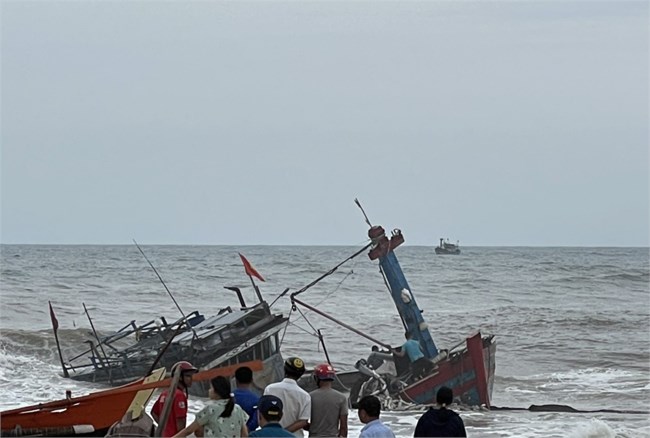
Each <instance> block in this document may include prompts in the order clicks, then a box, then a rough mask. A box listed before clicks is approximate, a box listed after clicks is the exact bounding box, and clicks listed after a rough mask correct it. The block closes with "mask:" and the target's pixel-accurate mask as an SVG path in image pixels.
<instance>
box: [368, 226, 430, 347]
mask: <svg viewBox="0 0 650 438" xmlns="http://www.w3.org/2000/svg"><path fill="white" fill-rule="evenodd" d="M391 234H392V235H391V238H390V239H388V237H386V232H385V231H384V229H383V228H382V227H381V226H379V225H375V226H372V227H371V228H370V230H368V237H370V239H371V241H372V249H371V250H370V252H369V253H368V257H370V260H376V259H379V266H380V268H381V272H382V274H383V275H384V278H385V279H386V281H387V282H388V286H389V289H390V294H391V296H392V298H393V301H394V302H395V307H397V311H398V312H399V315H400V317H401V318H402V323H403V324H404V328H405V329H406V330H407V331H408V332H409V333H411V334H412V336H413V339H415V340H417V341H418V342H419V343H420V346H421V347H422V351H423V352H424V355H425V356H426V357H428V358H429V359H433V358H434V357H436V356H437V355H438V349H437V348H436V344H435V342H433V338H432V337H431V333H430V332H429V327H428V326H427V323H426V322H425V321H424V318H423V317H422V310H420V308H419V307H418V305H417V303H416V302H415V297H414V296H413V294H412V293H411V288H410V287H409V285H408V282H407V281H406V278H405V277H404V273H403V272H402V268H401V267H400V265H399V262H398V261H397V257H396V256H395V253H394V252H393V250H394V249H395V248H397V247H398V246H399V245H401V244H402V243H404V236H403V235H402V232H401V231H400V230H397V229H395V230H393V232H392V233H391Z"/></svg>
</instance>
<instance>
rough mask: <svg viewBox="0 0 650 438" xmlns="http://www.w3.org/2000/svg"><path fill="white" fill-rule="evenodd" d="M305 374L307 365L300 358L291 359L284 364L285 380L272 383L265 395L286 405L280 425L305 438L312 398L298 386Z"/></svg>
mask: <svg viewBox="0 0 650 438" xmlns="http://www.w3.org/2000/svg"><path fill="white" fill-rule="evenodd" d="M304 373H305V363H304V362H303V361H302V359H300V358H299V357H290V358H289V359H287V360H286V361H285V362H284V380H282V381H281V382H277V383H272V384H270V385H268V386H267V387H266V389H265V390H264V395H274V396H276V397H278V398H279V399H280V400H282V403H283V405H284V409H283V414H282V419H281V420H280V425H281V426H282V427H283V428H285V429H287V430H288V431H289V432H292V433H293V434H294V435H295V436H297V437H303V436H304V432H303V430H302V428H303V427H305V426H307V424H308V423H309V416H310V414H311V397H310V396H309V393H308V392H307V391H305V390H304V389H302V388H301V387H300V386H298V382H297V380H298V379H299V378H300V377H301V376H302V375H303V374H304Z"/></svg>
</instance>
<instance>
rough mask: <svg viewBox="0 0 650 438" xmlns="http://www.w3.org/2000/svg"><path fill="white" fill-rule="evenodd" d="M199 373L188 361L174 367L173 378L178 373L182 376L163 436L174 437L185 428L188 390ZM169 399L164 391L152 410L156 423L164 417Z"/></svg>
mask: <svg viewBox="0 0 650 438" xmlns="http://www.w3.org/2000/svg"><path fill="white" fill-rule="evenodd" d="M198 371H199V370H198V369H196V368H195V367H194V365H192V364H191V363H189V362H187V361H180V362H177V363H176V364H174V366H173V367H172V378H173V377H175V376H176V374H177V373H181V374H180V378H179V380H178V386H177V387H176V391H175V392H174V394H173V397H174V400H173V403H172V408H171V411H170V413H169V417H168V418H167V422H166V423H165V425H164V428H163V433H162V436H164V437H172V436H174V435H176V434H177V433H178V432H179V431H181V430H183V429H184V428H185V425H186V423H187V396H188V392H187V390H188V388H189V387H190V386H192V376H194V374H196V373H197V372H198ZM167 397H169V394H168V393H167V391H163V392H162V393H161V394H160V397H158V400H156V402H155V403H154V405H153V407H152V408H151V415H152V416H153V419H154V420H156V423H159V422H160V416H161V415H162V411H163V407H164V406H165V401H166V400H167Z"/></svg>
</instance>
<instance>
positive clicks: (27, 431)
mask: <svg viewBox="0 0 650 438" xmlns="http://www.w3.org/2000/svg"><path fill="white" fill-rule="evenodd" d="M142 383H143V379H140V380H138V381H136V382H133V383H130V384H128V385H124V386H121V387H118V388H113V389H108V390H105V391H99V392H96V393H93V394H90V395H88V396H84V397H76V398H70V399H64V400H58V401H55V402H50V403H42V404H39V405H34V406H30V407H26V408H20V409H13V410H10V411H5V412H2V413H0V421H1V422H2V436H20V435H36V434H42V435H45V436H104V435H105V434H106V432H107V431H108V428H109V427H110V426H111V425H112V424H113V423H114V422H116V421H117V420H119V419H120V418H122V416H123V415H124V413H125V412H126V410H127V409H128V408H129V406H130V404H131V402H132V401H133V397H134V393H133V392H130V391H127V392H124V391H120V389H123V388H134V387H138V386H141V385H142ZM75 426H83V427H77V428H75ZM89 426H90V427H89ZM17 427H20V430H22V432H21V433H20V434H18V433H16V432H17V430H16V428H17ZM77 431H78V433H77Z"/></svg>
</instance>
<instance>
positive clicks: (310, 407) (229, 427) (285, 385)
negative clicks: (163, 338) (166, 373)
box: [151, 357, 466, 438]
mask: <svg viewBox="0 0 650 438" xmlns="http://www.w3.org/2000/svg"><path fill="white" fill-rule="evenodd" d="M197 371H198V370H197V369H196V368H195V367H194V366H192V364H190V363H189V362H186V361H182V362H179V363H177V364H176V365H174V367H173V368H172V376H173V377H175V376H176V373H180V375H179V376H178V386H177V387H176V389H175V392H174V394H173V397H174V399H173V402H172V404H171V410H170V411H169V415H168V417H167V420H166V424H165V425H164V428H163V429H162V436H164V437H185V436H188V435H191V434H194V435H195V436H199V437H247V436H250V437H303V436H304V431H308V432H309V436H310V437H347V436H348V399H347V397H346V396H345V395H344V394H342V393H340V392H339V391H337V390H335V389H334V388H333V383H334V379H335V377H336V372H335V370H334V368H333V367H332V366H331V365H329V364H321V365H318V366H316V367H315V368H314V371H313V378H314V380H315V382H316V386H317V389H315V390H313V391H311V392H309V393H308V392H307V391H305V390H304V389H302V388H301V387H300V386H298V382H297V381H298V379H299V378H300V377H302V375H303V374H304V373H305V371H306V369H305V364H304V362H303V361H302V359H300V358H298V357H290V358H288V359H287V360H286V361H285V363H284V379H283V380H282V381H280V382H277V383H273V384H270V385H268V386H267V387H266V388H265V390H264V394H263V395H262V396H261V397H260V396H258V395H257V394H256V393H255V392H253V391H252V390H251V388H250V387H251V384H252V381H253V373H252V371H251V369H250V368H248V367H240V368H238V369H237V371H236V372H235V380H236V385H237V387H236V388H235V389H234V390H232V391H231V385H230V380H229V379H228V378H226V377H223V376H219V377H215V378H214V379H212V380H211V381H210V389H209V393H208V394H209V397H210V399H211V400H212V401H211V402H210V403H209V404H208V405H207V406H206V407H205V408H203V409H202V410H201V411H200V412H198V413H197V414H196V417H195V419H194V421H193V422H192V423H191V424H190V425H187V424H186V421H187V420H186V418H187V401H188V388H189V387H190V386H191V385H192V377H193V375H194V374H195V373H196V372H197ZM168 397H169V394H168V391H164V392H162V393H161V395H160V396H159V398H158V399H157V400H156V402H155V403H154V405H153V407H152V410H151V414H152V417H153V419H154V420H155V421H156V422H158V423H159V422H160V421H161V420H162V411H163V407H164V406H165V402H166V400H167V398H168ZM452 400H453V394H452V391H451V389H449V388H446V387H442V388H440V390H439V391H438V395H437V401H438V405H439V406H438V408H437V409H433V408H432V409H429V410H428V411H427V412H425V413H424V414H423V415H422V417H421V418H420V419H419V421H418V423H417V426H416V429H415V434H414V436H416V437H424V436H466V434H465V428H464V425H463V421H462V419H461V418H460V416H458V414H456V413H455V412H453V411H451V410H449V409H447V406H448V405H449V404H451V402H452ZM380 414H381V402H380V400H379V399H378V398H377V397H375V396H372V395H370V396H366V397H363V398H362V399H361V400H359V403H358V416H359V420H360V421H361V422H362V423H364V427H363V428H362V429H361V433H360V435H359V436H360V438H395V435H394V433H393V432H392V431H391V429H390V428H389V427H388V426H387V425H385V424H384V423H383V422H382V421H381V420H380Z"/></svg>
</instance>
